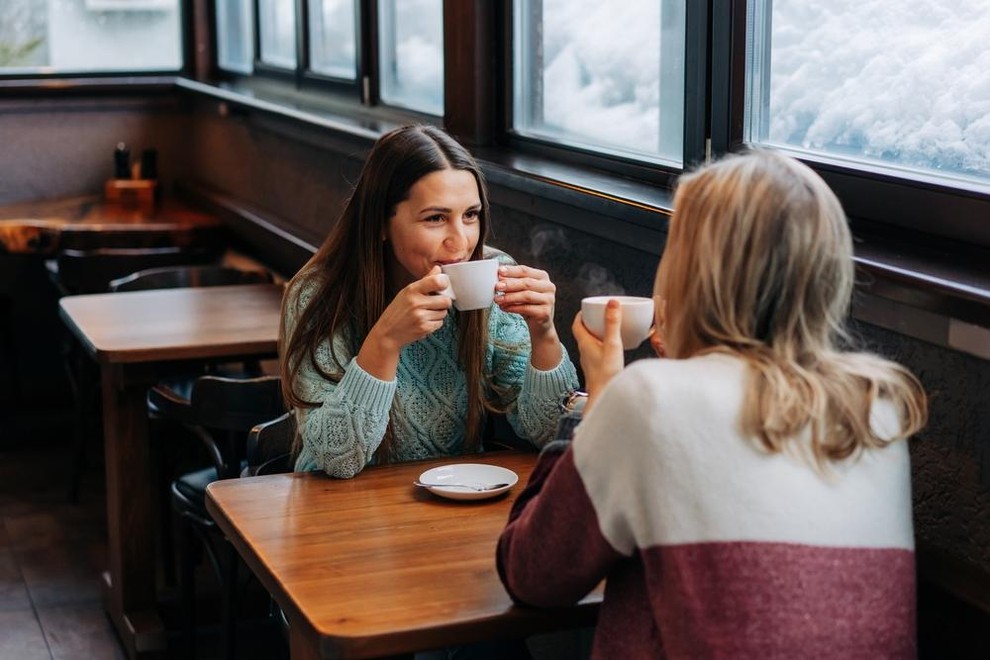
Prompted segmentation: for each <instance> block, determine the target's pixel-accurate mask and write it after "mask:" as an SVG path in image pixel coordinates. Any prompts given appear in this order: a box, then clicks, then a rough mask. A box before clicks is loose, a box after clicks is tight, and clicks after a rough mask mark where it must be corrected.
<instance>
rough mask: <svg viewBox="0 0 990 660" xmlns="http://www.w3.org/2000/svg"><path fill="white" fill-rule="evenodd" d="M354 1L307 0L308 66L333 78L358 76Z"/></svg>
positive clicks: (351, 78)
mask: <svg viewBox="0 0 990 660" xmlns="http://www.w3.org/2000/svg"><path fill="white" fill-rule="evenodd" d="M356 30H357V27H356V25H355V13H354V0H309V49H310V54H309V57H310V68H311V69H312V70H313V71H315V72H316V73H322V74H324V75H327V76H333V77H334V78H346V79H347V80H354V79H355V78H357V42H356V40H355V36H354V35H355V33H356Z"/></svg>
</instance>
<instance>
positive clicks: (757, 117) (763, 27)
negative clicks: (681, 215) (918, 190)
mask: <svg viewBox="0 0 990 660" xmlns="http://www.w3.org/2000/svg"><path fill="white" fill-rule="evenodd" d="M749 5H750V12H751V16H752V20H751V21H750V24H749V38H748V41H749V43H750V49H749V58H748V63H747V73H748V81H747V90H748V93H747V99H746V118H745V125H746V136H745V139H746V140H747V141H748V142H754V143H759V144H766V145H772V146H775V147H784V148H788V149H791V150H795V151H798V152H801V153H804V154H824V155H827V156H829V157H831V158H834V159H837V160H839V161H843V162H845V163H846V164H848V165H849V166H851V167H857V166H859V165H858V164H860V163H872V164H879V165H882V166H884V167H885V168H886V169H888V170H890V171H893V172H896V173H899V174H901V175H903V176H907V177H915V176H918V175H921V176H925V175H928V176H932V175H934V176H937V177H938V178H943V179H955V180H961V181H966V180H968V181H978V182H982V183H984V184H986V183H988V180H990V78H988V76H987V71H990V49H988V48H987V43H988V40H990V3H987V2H986V0H953V1H952V2H945V1H944V0H915V1H914V2H911V3H909V5H910V6H905V5H903V4H901V3H886V2H861V1H853V0H847V1H843V2H809V1H808V0H773V1H772V2H770V0H749ZM771 5H772V9H771ZM801 153H799V154H798V155H801Z"/></svg>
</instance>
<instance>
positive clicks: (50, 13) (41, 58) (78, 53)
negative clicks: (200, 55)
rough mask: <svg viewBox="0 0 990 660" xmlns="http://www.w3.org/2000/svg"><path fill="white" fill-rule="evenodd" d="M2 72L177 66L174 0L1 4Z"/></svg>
mask: <svg viewBox="0 0 990 660" xmlns="http://www.w3.org/2000/svg"><path fill="white" fill-rule="evenodd" d="M2 7H3V9H2V10H0V70H3V71H4V72H5V73H19V72H24V73H30V72H36V73H63V72H88V71H174V70H178V69H181V68H182V32H181V24H182V21H181V18H182V15H181V12H180V9H179V2H178V0H3V3H2Z"/></svg>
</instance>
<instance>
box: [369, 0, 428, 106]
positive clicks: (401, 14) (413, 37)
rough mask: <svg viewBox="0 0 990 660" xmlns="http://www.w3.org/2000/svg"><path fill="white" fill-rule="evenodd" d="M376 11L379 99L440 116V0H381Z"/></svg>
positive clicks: (390, 103)
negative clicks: (377, 16) (377, 17)
mask: <svg viewBox="0 0 990 660" xmlns="http://www.w3.org/2000/svg"><path fill="white" fill-rule="evenodd" d="M378 15H379V21H378V41H379V62H380V64H379V95H380V96H381V99H382V101H383V102H384V103H387V104H389V105H395V106H399V107H403V108H409V109H410V110H418V111H420V112H425V113H428V114H432V115H443V102H444V99H443V0H381V1H380V2H379V5H378Z"/></svg>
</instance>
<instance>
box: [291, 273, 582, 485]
mask: <svg viewBox="0 0 990 660" xmlns="http://www.w3.org/2000/svg"><path fill="white" fill-rule="evenodd" d="M307 294H311V292H306V291H304V292H302V294H301V295H300V296H299V299H298V300H297V301H294V302H295V303H296V304H289V305H287V306H286V309H287V310H289V312H288V313H287V318H286V319H284V320H283V321H284V323H285V324H286V330H287V331H288V330H290V329H291V328H292V325H293V324H294V323H295V317H296V313H295V312H294V310H299V309H302V308H303V307H304V306H305V305H306V303H307V302H308V299H309V295H307ZM287 295H293V292H292V291H290V292H289V293H288V294H287ZM456 315H457V312H456V310H454V309H453V308H452V309H451V311H450V313H448V315H447V319H446V321H444V324H443V326H442V327H441V328H440V329H439V330H437V331H436V332H434V333H433V334H431V335H429V336H427V337H425V338H423V339H421V340H419V341H417V342H414V343H412V344H409V345H407V346H405V347H403V349H402V352H401V353H400V356H399V369H398V373H397V374H396V378H395V380H392V381H383V380H379V379H377V378H375V377H374V376H372V375H370V374H368V373H367V372H366V371H364V370H363V369H361V367H360V366H359V365H358V364H357V362H355V361H354V360H353V357H352V356H351V355H350V351H349V349H348V347H347V342H346V341H344V340H343V338H342V337H335V338H334V345H335V348H336V352H337V355H338V356H340V357H341V360H342V361H344V368H343V371H344V376H343V378H342V379H341V380H340V382H339V383H332V382H329V381H327V380H325V379H324V378H323V377H321V376H320V375H319V373H317V372H316V370H315V369H314V368H313V367H312V365H310V364H309V362H308V360H303V364H302V365H301V367H300V369H299V372H298V374H297V376H296V380H295V383H294V385H295V387H296V391H297V392H298V393H299V395H300V396H301V397H302V398H303V399H305V400H307V401H318V402H322V405H321V406H320V407H317V408H304V409H299V410H297V411H296V421H297V423H298V428H299V432H300V434H301V435H302V450H301V452H300V454H299V457H298V459H297V460H296V470H297V471H310V470H322V471H324V472H326V473H327V474H328V475H330V476H332V477H341V478H349V477H353V476H354V475H356V474H357V473H358V472H360V471H361V470H362V469H363V468H364V466H365V465H367V464H368V463H370V462H371V461H372V457H373V456H374V453H375V450H376V449H377V448H378V445H379V444H380V443H381V441H382V438H383V437H384V435H385V428H386V426H387V424H388V421H389V415H390V414H393V415H394V418H393V429H394V432H395V440H396V451H397V455H396V458H397V459H398V460H400V461H411V460H416V459H421V458H430V457H434V456H450V455H457V454H460V453H462V452H463V451H464V433H465V426H466V422H467V382H466V378H465V374H464V371H463V370H462V369H461V367H460V365H459V364H458V360H457V345H458V339H457V333H456V323H455V320H454V319H455V318H456ZM488 331H489V342H490V343H489V345H488V349H487V351H486V352H485V370H486V373H488V374H491V376H492V380H493V382H494V383H495V384H496V385H499V386H503V387H508V388H510V389H511V391H512V392H515V393H518V396H517V397H516V403H515V405H514V406H513V408H512V410H510V411H509V414H508V420H509V423H510V424H511V425H512V428H513V429H514V430H515V432H516V433H517V434H518V435H519V436H520V437H523V438H526V439H528V440H530V441H531V442H532V443H533V444H534V445H535V446H536V447H541V446H543V445H544V444H545V443H546V442H548V441H549V440H550V439H551V436H552V434H553V431H554V427H555V425H556V422H557V418H558V416H559V409H558V404H559V402H560V400H561V398H562V397H563V395H564V394H565V393H566V392H569V391H570V390H573V389H574V388H576V387H577V372H576V371H575V369H574V365H573V364H572V363H571V360H570V358H569V357H568V356H567V353H566V350H565V352H564V354H563V356H562V358H561V361H560V364H558V365H557V366H556V367H554V368H553V369H551V370H550V371H540V370H538V369H535V368H534V367H533V366H532V365H531V364H530V363H529V355H530V341H529V330H528V328H527V327H526V323H525V322H524V321H523V319H522V317H520V316H518V315H517V314H508V313H506V312H503V311H502V310H501V309H499V307H498V306H497V305H492V307H491V310H490V314H489V324H488ZM316 359H317V361H319V362H320V364H321V366H323V367H324V369H326V370H327V371H329V372H333V371H336V370H338V368H339V367H338V365H337V364H336V362H334V361H333V358H332V356H331V352H330V346H329V342H324V343H323V344H321V345H320V346H319V347H317V351H316ZM396 400H397V401H396ZM393 401H396V402H397V404H398V405H395V406H393Z"/></svg>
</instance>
